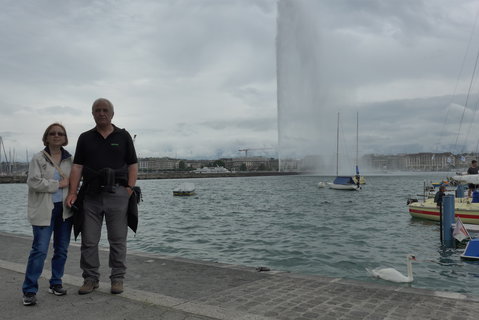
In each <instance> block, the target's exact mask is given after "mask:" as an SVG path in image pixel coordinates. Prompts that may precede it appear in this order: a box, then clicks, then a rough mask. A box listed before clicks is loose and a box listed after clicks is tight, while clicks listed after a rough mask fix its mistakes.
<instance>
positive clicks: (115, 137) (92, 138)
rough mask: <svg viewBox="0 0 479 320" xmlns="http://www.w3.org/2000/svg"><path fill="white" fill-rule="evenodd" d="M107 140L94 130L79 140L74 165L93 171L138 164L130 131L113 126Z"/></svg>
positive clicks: (84, 133)
mask: <svg viewBox="0 0 479 320" xmlns="http://www.w3.org/2000/svg"><path fill="white" fill-rule="evenodd" d="M113 128H114V129H113V132H112V133H111V134H110V135H109V136H108V137H106V139H105V138H103V136H102V135H101V134H100V133H99V132H98V131H97V130H96V128H93V129H91V130H88V131H86V132H83V133H82V134H81V135H80V137H79V138H78V142H77V146H76V150H75V157H74V159H73V163H75V164H79V165H82V166H85V167H88V168H91V169H93V170H100V169H103V168H111V169H120V168H123V167H125V165H126V166H129V165H131V164H134V163H138V159H137V157H136V151H135V146H134V145H133V139H132V138H131V136H130V134H129V133H128V131H126V130H125V129H119V128H117V127H116V126H113Z"/></svg>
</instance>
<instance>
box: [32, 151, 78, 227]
mask: <svg viewBox="0 0 479 320" xmlns="http://www.w3.org/2000/svg"><path fill="white" fill-rule="evenodd" d="M46 150H48V149H47V148H46ZM59 167H60V169H61V170H62V171H63V173H64V174H65V175H67V176H70V171H71V168H72V156H71V154H70V153H68V151H66V150H65V149H63V148H62V160H61V163H60V166H59ZM54 172H55V167H54V166H53V164H52V163H51V161H50V160H49V159H48V158H47V157H46V156H45V154H43V152H39V153H37V154H35V155H34V156H33V158H32V161H30V165H29V168H28V178H27V184H28V221H29V222H30V223H31V224H32V225H34V226H49V225H50V222H51V217H52V210H53V200H52V194H53V193H55V192H56V191H57V190H58V187H59V181H58V180H55V179H54V178H53V174H54ZM67 195H68V187H66V188H63V220H65V219H68V218H70V217H71V216H73V212H72V211H71V210H70V208H69V207H67V206H66V205H65V199H66V196H67Z"/></svg>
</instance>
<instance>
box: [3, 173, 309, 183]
mask: <svg viewBox="0 0 479 320" xmlns="http://www.w3.org/2000/svg"><path fill="white" fill-rule="evenodd" d="M299 174H302V173H301V172H276V171H259V172H258V171H251V172H250V171H246V172H222V173H193V172H155V173H139V174H138V180H153V179H193V178H225V177H261V176H291V175H299ZM26 181H27V176H23V175H18V176H16V175H12V176H0V184H3V183H25V182H26Z"/></svg>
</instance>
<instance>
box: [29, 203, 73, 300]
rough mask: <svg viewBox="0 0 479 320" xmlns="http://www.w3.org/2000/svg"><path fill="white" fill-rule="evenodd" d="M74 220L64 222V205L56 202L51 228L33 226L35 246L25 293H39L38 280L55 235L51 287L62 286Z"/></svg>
mask: <svg viewBox="0 0 479 320" xmlns="http://www.w3.org/2000/svg"><path fill="white" fill-rule="evenodd" d="M72 221H73V219H72V218H69V219H66V220H63V204H62V203H61V202H55V203H54V207H53V210H52V220H51V222H50V226H32V228H33V244H32V250H31V251H30V256H29V257H28V264H27V270H26V271H25V281H24V282H23V286H22V290H23V293H26V292H33V293H37V291H38V278H40V276H41V274H42V272H43V265H44V264H45V259H46V257H47V254H48V247H49V246H50V239H51V237H52V233H53V258H52V276H51V278H50V286H52V285H55V284H62V277H63V272H64V270H65V262H66V261H67V255H68V246H69V244H70V235H71V231H72Z"/></svg>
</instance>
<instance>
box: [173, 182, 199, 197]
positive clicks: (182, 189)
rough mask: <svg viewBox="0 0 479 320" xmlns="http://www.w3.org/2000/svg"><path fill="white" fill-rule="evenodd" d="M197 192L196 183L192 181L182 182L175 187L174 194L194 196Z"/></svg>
mask: <svg viewBox="0 0 479 320" xmlns="http://www.w3.org/2000/svg"><path fill="white" fill-rule="evenodd" d="M195 194H196V193H195V184H194V183H191V182H185V183H182V184H180V185H179V186H178V187H176V188H175V189H173V195H174V196H192V195H195Z"/></svg>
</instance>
